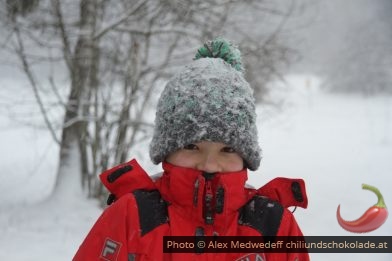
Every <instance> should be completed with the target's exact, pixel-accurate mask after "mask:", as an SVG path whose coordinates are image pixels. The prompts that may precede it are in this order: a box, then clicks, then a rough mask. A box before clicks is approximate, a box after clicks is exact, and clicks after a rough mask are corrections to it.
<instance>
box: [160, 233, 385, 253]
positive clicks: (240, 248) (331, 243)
mask: <svg viewBox="0 0 392 261" xmlns="http://www.w3.org/2000/svg"><path fill="white" fill-rule="evenodd" d="M163 252H164V253H261V252H263V253H268V252H275V253H290V252H291V253H302V252H309V253H392V236H339V237H338V236H307V237H256V236H249V237H245V236H244V237H231V236H211V237H207V236H203V237H202V236H200V237H199V236H165V237H163Z"/></svg>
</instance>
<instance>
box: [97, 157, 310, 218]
mask: <svg viewBox="0 0 392 261" xmlns="http://www.w3.org/2000/svg"><path fill="white" fill-rule="evenodd" d="M162 166H163V169H164V173H163V175H162V177H161V178H159V179H158V180H157V181H156V182H154V181H153V180H152V179H151V178H150V176H149V175H148V174H147V173H146V172H145V171H144V170H143V168H142V167H140V165H139V164H138V163H137V161H136V160H135V159H133V160H131V161H129V162H127V163H124V164H121V165H118V166H115V167H113V168H111V169H108V170H106V171H105V172H103V173H102V174H101V175H100V179H101V181H102V183H103V184H104V185H105V187H106V188H107V189H108V190H109V191H110V193H112V194H113V196H114V197H113V200H115V199H118V198H120V197H121V196H123V195H125V194H127V193H130V192H133V191H135V190H139V189H142V190H156V189H159V190H160V192H161V194H162V197H163V198H164V199H165V200H166V201H168V202H169V203H171V204H176V205H179V206H181V207H182V208H188V209H189V208H194V207H195V203H194V201H195V194H196V199H197V200H196V203H197V204H196V207H198V208H199V211H200V208H201V205H200V204H202V202H203V200H204V199H203V196H204V195H203V194H205V193H204V190H205V184H206V180H205V177H204V176H203V173H202V172H201V171H197V170H194V169H189V168H182V167H177V166H174V165H171V164H169V163H166V162H164V163H163V164H162ZM214 176H215V177H214V179H213V182H212V185H213V186H212V190H213V192H215V199H216V192H217V188H219V187H220V186H221V187H223V189H224V203H223V204H224V205H223V213H230V212H233V211H235V210H237V209H238V208H240V207H241V206H242V205H244V204H245V203H246V202H247V201H248V200H249V199H250V198H251V197H252V196H254V195H255V194H257V195H260V196H266V197H268V198H270V199H272V200H275V201H278V202H279V203H280V204H281V205H282V206H283V207H289V206H299V207H303V208H306V207H307V205H308V199H307V195H306V189H305V182H304V181H303V180H302V179H288V178H282V177H278V178H275V179H273V180H272V181H270V182H268V183H267V184H265V185H264V186H263V187H261V188H259V189H257V190H254V189H246V188H244V185H245V182H246V180H247V171H246V170H242V171H239V172H230V173H218V174H215V175H214ZM196 186H197V188H198V189H197V190H195V187H196ZM196 192H197V193H196ZM215 201H216V200H215ZM199 215H202V213H199ZM219 215H220V214H217V216H218V217H219Z"/></svg>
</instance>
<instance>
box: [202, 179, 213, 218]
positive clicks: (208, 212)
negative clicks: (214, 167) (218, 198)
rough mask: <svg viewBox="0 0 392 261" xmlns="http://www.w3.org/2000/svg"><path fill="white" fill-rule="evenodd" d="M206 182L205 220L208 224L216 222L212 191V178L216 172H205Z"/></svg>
mask: <svg viewBox="0 0 392 261" xmlns="http://www.w3.org/2000/svg"><path fill="white" fill-rule="evenodd" d="M203 176H204V178H205V180H206V183H205V196H204V220H205V223H206V224H207V225H212V224H214V217H213V209H212V199H213V197H214V194H213V192H212V179H213V177H214V173H204V174H203Z"/></svg>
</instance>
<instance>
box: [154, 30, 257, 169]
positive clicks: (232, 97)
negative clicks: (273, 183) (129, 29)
mask: <svg viewBox="0 0 392 261" xmlns="http://www.w3.org/2000/svg"><path fill="white" fill-rule="evenodd" d="M242 72H243V69H242V64H241V55H240V52H239V50H238V49H237V48H236V47H234V46H233V45H232V44H231V43H229V42H228V41H226V40H225V39H222V38H218V39H215V40H213V41H210V42H207V43H206V44H204V46H203V47H202V48H200V49H199V50H198V53H197V54H196V57H195V60H194V61H193V62H192V63H191V64H190V65H188V66H187V67H185V68H184V69H183V70H182V71H180V72H179V73H177V74H176V75H175V76H174V77H173V78H172V79H171V80H170V81H169V82H168V83H167V85H166V87H165V89H164V91H163V92H162V94H161V97H160V99H159V101H158V106H157V112H156V118H155V128H154V135H153V139H152V141H151V144H150V157H151V159H152V161H153V162H154V163H155V164H158V163H160V162H162V161H164V160H165V158H166V157H167V156H168V155H169V154H170V153H172V152H175V151H177V150H178V149H181V148H183V147H184V146H186V145H188V144H191V143H197V142H199V141H213V142H222V143H224V144H226V145H228V146H230V147H232V148H233V149H234V150H235V151H236V152H237V153H238V154H239V155H240V156H241V157H242V158H243V159H244V161H245V166H246V167H247V168H249V169H250V170H256V169H257V168H258V167H259V165H260V160H261V150H260V147H259V144H258V139H257V128H256V113H255V104H254V97H253V90H252V89H251V87H250V86H249V84H248V82H247V81H246V80H245V79H244V77H243V73H242Z"/></svg>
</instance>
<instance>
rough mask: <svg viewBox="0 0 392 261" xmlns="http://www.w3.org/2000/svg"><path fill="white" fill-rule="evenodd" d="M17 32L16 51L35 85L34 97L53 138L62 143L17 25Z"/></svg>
mask: <svg viewBox="0 0 392 261" xmlns="http://www.w3.org/2000/svg"><path fill="white" fill-rule="evenodd" d="M15 34H16V38H17V43H18V47H17V49H16V52H17V54H18V56H19V58H20V60H21V62H22V64H23V70H24V72H25V73H26V75H27V77H28V79H29V81H30V85H31V87H33V92H34V97H35V98H36V101H37V103H38V106H39V108H40V111H41V113H42V116H43V117H44V121H45V124H46V126H47V128H48V129H49V132H50V134H51V136H52V138H53V140H54V141H55V142H56V143H57V144H60V140H59V139H58V138H57V136H56V132H55V130H54V128H53V125H52V123H51V122H50V120H49V117H48V115H47V112H46V110H45V106H44V104H43V101H42V99H41V96H40V94H39V91H38V86H37V82H36V80H35V77H34V75H33V73H32V71H31V70H30V66H29V64H28V62H27V60H26V56H25V53H24V45H23V41H22V39H21V36H20V33H19V29H18V27H17V26H16V27H15Z"/></svg>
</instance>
